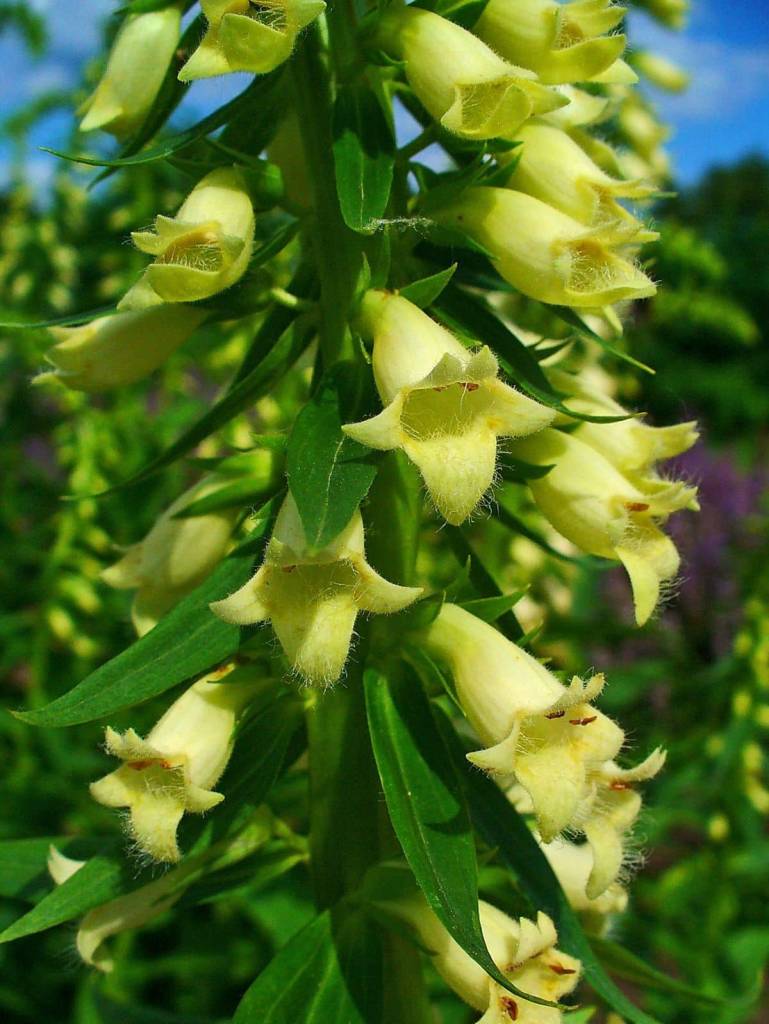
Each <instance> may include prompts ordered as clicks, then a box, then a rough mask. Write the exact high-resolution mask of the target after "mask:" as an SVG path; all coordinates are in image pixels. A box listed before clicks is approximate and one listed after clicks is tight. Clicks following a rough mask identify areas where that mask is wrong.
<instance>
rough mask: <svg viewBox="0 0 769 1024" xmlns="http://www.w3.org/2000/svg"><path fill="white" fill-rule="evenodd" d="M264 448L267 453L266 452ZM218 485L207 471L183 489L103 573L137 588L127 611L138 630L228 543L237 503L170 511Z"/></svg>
mask: <svg viewBox="0 0 769 1024" xmlns="http://www.w3.org/2000/svg"><path fill="white" fill-rule="evenodd" d="M265 454H267V453H265ZM221 486H222V481H221V480H220V479H218V478H217V477H215V476H213V475H212V476H208V477H205V478H204V479H203V480H201V481H200V482H199V483H197V484H195V486H194V487H191V488H190V489H189V490H187V491H185V492H184V494H182V495H181V497H179V498H177V499H176V501H175V502H174V503H173V504H172V505H170V506H169V507H168V508H167V509H166V510H165V512H163V514H162V515H161V516H160V517H159V519H158V520H157V522H156V523H155V525H154V526H153V527H152V529H151V530H150V532H149V533H148V534H147V536H146V537H145V538H144V540H141V541H139V543H138V544H133V545H132V546H131V547H130V548H128V550H127V551H126V553H125V555H123V557H122V558H121V559H120V561H119V562H116V563H115V565H112V566H110V567H109V568H108V569H105V570H104V572H103V573H102V579H103V580H104V582H105V583H107V584H109V586H111V587H117V588H118V589H120V590H136V597H135V598H134V603H133V609H132V617H133V622H134V626H135V627H136V631H137V633H138V634H139V635H140V636H143V635H144V634H145V633H147V632H149V630H150V629H152V628H153V626H155V625H156V624H157V622H158V620H159V619H160V618H161V617H162V616H163V615H164V614H165V613H166V612H167V611H168V610H169V609H170V608H173V607H174V605H176V604H178V602H179V601H180V600H181V599H182V598H183V597H184V596H185V595H186V594H188V593H189V592H190V591H191V590H194V589H195V587H197V586H198V584H200V583H202V582H203V580H204V579H205V578H206V577H207V576H208V575H209V574H210V573H211V572H213V570H214V569H215V568H216V566H217V565H218V564H219V562H220V561H221V559H222V558H223V557H224V554H225V552H226V550H227V548H228V546H229V543H230V535H231V533H232V527H233V524H234V522H235V520H236V518H237V515H238V510H237V509H231V508H228V509H219V510H217V511H215V512H208V513H206V514H204V515H201V516H185V517H184V518H180V519H175V518H174V516H175V514H176V513H177V512H180V511H181V510H182V509H183V508H185V507H186V506H187V505H189V504H191V502H192V501H194V500H197V499H200V498H205V497H207V496H208V495H209V494H213V493H214V492H215V491H217V490H218V489H219V488H220V487H221Z"/></svg>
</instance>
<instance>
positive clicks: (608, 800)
mask: <svg viewBox="0 0 769 1024" xmlns="http://www.w3.org/2000/svg"><path fill="white" fill-rule="evenodd" d="M664 764H665V752H664V751H662V750H659V749H657V750H654V751H652V753H651V754H650V755H649V756H648V757H647V758H646V760H645V761H642V762H641V764H639V765H636V766H635V768H624V769H623V768H619V767H618V766H617V765H616V764H614V763H613V762H609V763H607V764H605V765H603V767H602V768H601V771H600V772H599V773H597V775H596V779H595V795H594V798H593V807H592V808H591V810H590V812H589V813H588V814H587V815H586V816H585V820H584V822H583V823H582V826H581V827H582V830H583V831H584V833H585V837H586V838H587V841H588V843H589V844H590V849H591V852H592V856H593V864H592V867H591V869H590V875H589V876H588V880H587V885H586V887H585V892H586V895H587V897H588V899H596V898H597V897H598V896H600V895H601V894H602V893H605V892H606V891H607V890H608V888H609V887H610V886H611V885H612V884H613V883H614V881H615V879H616V878H617V876H618V874H619V872H620V870H621V868H622V862H623V859H624V837H625V835H626V834H627V832H628V831H629V830H630V829H631V828H632V826H633V824H634V823H635V820H636V818H637V817H638V814H639V812H640V810H641V797H640V794H639V793H637V792H636V790H634V789H633V783H634V782H645V781H646V780H647V779H652V778H654V776H655V775H656V774H657V772H659V771H660V769H661V768H662V766H663V765H664Z"/></svg>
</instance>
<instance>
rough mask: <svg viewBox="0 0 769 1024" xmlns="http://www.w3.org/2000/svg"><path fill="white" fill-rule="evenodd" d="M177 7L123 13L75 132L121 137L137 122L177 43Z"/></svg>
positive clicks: (157, 87)
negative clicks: (140, 12)
mask: <svg viewBox="0 0 769 1024" xmlns="http://www.w3.org/2000/svg"><path fill="white" fill-rule="evenodd" d="M181 19H182V14H181V5H180V4H169V5H168V6H167V7H163V8H162V10H159V11H150V12H148V13H147V14H134V15H129V16H128V17H127V18H126V19H125V21H124V22H123V24H122V26H121V28H120V31H119V32H118V34H117V37H116V39H115V42H114V43H113V45H112V50H111V51H110V55H109V58H108V60H107V67H106V69H105V71H104V75H103V76H102V78H101V81H100V82H99V84H98V85H97V86H96V89H95V91H94V92H93V93H92V94H91V95H90V96H89V97H88V99H87V100H86V101H85V103H83V105H82V106H81V107H80V109H79V110H78V114H81V115H83V120H82V121H81V122H80V130H81V131H83V132H90V131H93V130H94V129H96V128H101V129H102V130H103V131H106V132H110V133H111V134H112V135H115V136H117V137H118V138H125V137H126V136H128V135H130V134H131V133H132V132H134V131H136V129H137V128H139V126H140V125H141V124H142V122H143V121H144V119H145V117H146V116H147V114H148V113H149V111H150V108H151V107H152V104H153V103H154V102H155V97H156V96H157V94H158V92H159V91H160V86H161V85H162V84H163V79H164V78H165V76H166V72H167V70H168V66H169V64H170V63H171V60H172V58H173V56H174V53H175V52H176V48H177V45H178V43H179V32H180V27H181Z"/></svg>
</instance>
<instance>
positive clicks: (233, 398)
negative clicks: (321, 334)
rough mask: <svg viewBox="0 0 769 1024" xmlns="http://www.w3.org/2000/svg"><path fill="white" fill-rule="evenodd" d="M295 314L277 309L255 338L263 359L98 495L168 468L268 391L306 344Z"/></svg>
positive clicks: (136, 482) (305, 334)
mask: <svg viewBox="0 0 769 1024" xmlns="http://www.w3.org/2000/svg"><path fill="white" fill-rule="evenodd" d="M296 316H297V311H296V310H287V309H285V308H284V307H280V309H279V310H274V311H273V313H271V314H270V315H269V316H268V317H267V319H266V320H265V322H264V324H263V325H262V327H261V328H260V329H259V331H258V332H257V335H256V339H262V340H263V342H264V346H263V350H262V353H261V358H260V359H259V361H258V362H257V363H256V365H255V366H254V367H253V369H252V370H251V371H250V372H249V373H248V374H247V375H246V376H245V377H243V378H241V379H240V380H238V381H237V382H236V383H235V384H233V386H232V387H231V388H230V389H229V391H227V392H226V393H225V394H224V396H223V397H222V398H220V399H219V401H218V402H216V403H215V404H214V405H213V406H212V407H211V408H210V409H209V410H208V412H206V413H204V414H203V415H202V416H201V417H200V419H199V420H197V421H196V422H195V423H193V424H192V426H191V427H188V428H187V429H186V430H185V431H184V433H183V434H182V436H181V437H180V438H179V439H178V440H176V441H174V443H173V444H171V445H169V447H168V448H166V450H165V451H164V452H162V453H161V454H160V455H158V456H157V458H155V459H153V460H152V462H150V463H148V464H147V465H146V466H145V467H144V468H143V469H141V470H139V472H138V473H134V474H133V476H130V477H128V478H127V479H126V480H121V481H120V483H117V484H114V485H113V486H112V487H110V488H108V489H107V490H106V491H102V492H101V495H99V496H103V495H106V494H113V493H114V492H115V491H119V490H122V489H123V488H125V487H131V486H133V485H134V484H138V483H140V482H141V481H142V480H146V479H147V478H148V477H151V476H153V475H154V474H155V473H157V472H159V471H160V470H161V469H165V467H166V466H169V465H170V464H171V463H172V462H174V461H175V460H176V459H178V458H181V456H182V455H186V453H187V452H188V451H190V449H191V448H194V447H195V445H197V444H199V443H200V442H201V441H204V440H205V439H206V438H207V437H208V436H209V434H213V432H214V431H215V430H218V429H219V428H220V427H222V426H224V424H225V423H229V421H230V420H231V419H232V418H233V417H234V416H237V414H238V413H239V412H242V411H243V410H244V409H246V408H248V407H249V406H251V405H253V404H254V402H256V401H258V400H259V399H260V398H261V397H262V396H263V395H266V394H268V393H269V392H270V390H271V389H272V388H273V387H274V386H275V384H276V383H277V382H278V381H279V380H280V378H281V377H282V376H283V375H284V374H285V373H287V372H288V370H290V369H291V367H292V366H293V364H294V363H295V362H296V360H297V359H298V358H299V356H300V355H301V354H302V352H303V351H304V349H305V348H306V347H307V344H308V340H309V339H308V337H307V333H306V331H303V330H299V329H298V326H296V325H294V323H293V319H294V318H295V317H296ZM286 320H288V321H289V324H288V327H286V328H285V329H284V331H283V333H282V334H281V335H280V336H279V337H277V338H273V339H272V344H271V345H269V342H268V339H270V337H271V332H272V329H273V328H274V327H275V326H277V325H278V324H284V323H285V321H286ZM256 339H255V340H256ZM246 358H248V356H247V357H246Z"/></svg>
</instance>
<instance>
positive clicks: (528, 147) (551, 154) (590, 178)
mask: <svg viewBox="0 0 769 1024" xmlns="http://www.w3.org/2000/svg"><path fill="white" fill-rule="evenodd" d="M518 139H519V140H520V141H521V142H522V143H523V145H522V146H521V149H520V151H517V154H518V153H519V154H520V159H518V161H517V163H515V165H514V169H513V172H512V174H511V175H510V178H509V179H508V181H507V182H506V184H507V187H508V188H512V189H516V190H517V191H519V192H525V193H526V194H527V195H530V196H534V198H535V199H541V200H542V202H543V203H547V204H548V205H549V206H552V207H555V209H556V210H561V211H562V212H563V213H566V214H568V215H569V216H570V217H573V218H574V220H576V221H579V222H580V223H581V224H586V225H588V226H590V227H593V226H600V225H607V224H614V223H620V224H622V225H623V226H627V228H628V230H629V231H634V232H635V234H634V236H633V240H634V241H635V242H637V243H638V244H642V243H645V242H652V241H654V240H655V239H657V238H659V235H658V234H657V232H656V231H649V230H646V229H645V228H644V227H643V225H642V224H641V223H640V221H638V220H636V218H635V217H634V216H633V215H632V214H631V213H629V212H628V211H627V210H626V209H625V208H624V207H622V206H620V204H619V203H618V202H617V200H618V199H647V198H648V197H649V196H651V195H652V194H653V193H654V191H655V189H654V187H653V186H651V185H647V184H646V183H644V182H642V181H620V180H618V179H616V178H611V177H609V175H608V174H607V173H606V172H605V171H603V170H601V168H600V167H599V166H598V165H597V164H595V163H594V162H593V161H592V160H591V159H590V157H589V156H588V155H587V153H585V151H584V150H583V149H581V148H580V147H579V146H578V145H577V143H576V142H574V140H573V139H571V138H570V137H569V136H568V135H567V134H566V132H564V131H561V130H560V129H559V128H555V127H553V126H551V125H547V124H542V123H536V122H533V121H531V122H529V124H526V125H524V126H523V128H522V129H521V130H520V131H519V133H518Z"/></svg>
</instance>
